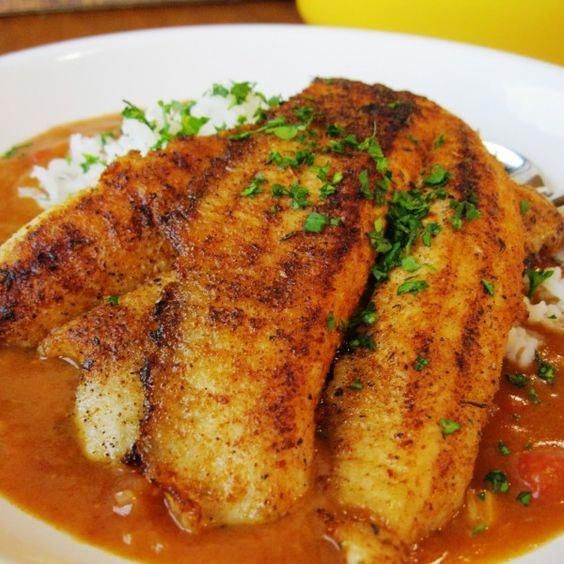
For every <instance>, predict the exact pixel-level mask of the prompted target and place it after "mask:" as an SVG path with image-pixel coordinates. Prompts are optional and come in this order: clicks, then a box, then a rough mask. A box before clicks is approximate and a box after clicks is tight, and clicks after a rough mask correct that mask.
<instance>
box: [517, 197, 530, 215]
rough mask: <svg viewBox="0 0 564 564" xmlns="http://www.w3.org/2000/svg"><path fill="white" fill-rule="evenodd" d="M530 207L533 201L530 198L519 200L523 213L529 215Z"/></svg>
mask: <svg viewBox="0 0 564 564" xmlns="http://www.w3.org/2000/svg"><path fill="white" fill-rule="evenodd" d="M530 209H531V203H530V202H529V201H528V200H521V201H520V202H519V210H520V211H521V215H527V214H528V213H529V210H530Z"/></svg>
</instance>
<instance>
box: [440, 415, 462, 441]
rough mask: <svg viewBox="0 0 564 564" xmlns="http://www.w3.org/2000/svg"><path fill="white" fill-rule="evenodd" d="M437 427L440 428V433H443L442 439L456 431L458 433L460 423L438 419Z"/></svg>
mask: <svg viewBox="0 0 564 564" xmlns="http://www.w3.org/2000/svg"><path fill="white" fill-rule="evenodd" d="M439 425H440V427H441V431H442V433H443V437H448V436H449V435H452V434H453V433H456V432H457V431H460V427H461V425H460V423H458V422H457V421H453V420H452V419H444V418H443V419H440V420H439Z"/></svg>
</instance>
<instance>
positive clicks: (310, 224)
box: [304, 212, 329, 233]
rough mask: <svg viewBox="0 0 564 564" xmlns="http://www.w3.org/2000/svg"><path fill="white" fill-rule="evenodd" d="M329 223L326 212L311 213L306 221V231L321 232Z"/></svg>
mask: <svg viewBox="0 0 564 564" xmlns="http://www.w3.org/2000/svg"><path fill="white" fill-rule="evenodd" d="M328 223H329V218H328V217H327V215H326V214H324V213H317V212H312V213H310V214H309V215H308V216H307V218H306V220H305V223H304V231H307V232H309V233H321V232H322V231H323V230H324V229H325V228H326V227H327V224H328Z"/></svg>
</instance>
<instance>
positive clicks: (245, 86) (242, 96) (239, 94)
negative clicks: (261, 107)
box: [229, 82, 253, 106]
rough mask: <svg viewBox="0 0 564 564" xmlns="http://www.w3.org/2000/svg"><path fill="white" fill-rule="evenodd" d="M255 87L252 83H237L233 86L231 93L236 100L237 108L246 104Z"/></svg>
mask: <svg viewBox="0 0 564 564" xmlns="http://www.w3.org/2000/svg"><path fill="white" fill-rule="evenodd" d="M252 90H253V86H252V85H251V83H250V82H235V83H233V85H232V86H231V88H230V90H229V93H230V94H231V95H232V96H233V98H235V104H234V105H235V106H239V105H241V104H242V103H243V102H245V101H246V100H247V98H248V96H249V94H250V93H251V92H252Z"/></svg>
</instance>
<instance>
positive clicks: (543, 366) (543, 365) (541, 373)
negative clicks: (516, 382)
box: [535, 353, 556, 384]
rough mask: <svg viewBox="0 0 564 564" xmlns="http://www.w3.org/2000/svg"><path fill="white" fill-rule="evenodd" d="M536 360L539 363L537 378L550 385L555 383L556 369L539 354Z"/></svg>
mask: <svg viewBox="0 0 564 564" xmlns="http://www.w3.org/2000/svg"><path fill="white" fill-rule="evenodd" d="M535 360H536V362H537V365H538V368H537V376H538V377H539V378H540V379H541V380H544V381H545V382H548V383H549V384H553V383H554V379H555V378H556V367H555V366H553V365H552V364H550V363H549V362H546V360H544V359H543V358H542V357H541V356H540V355H539V354H538V353H537V354H536V355H535Z"/></svg>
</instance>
